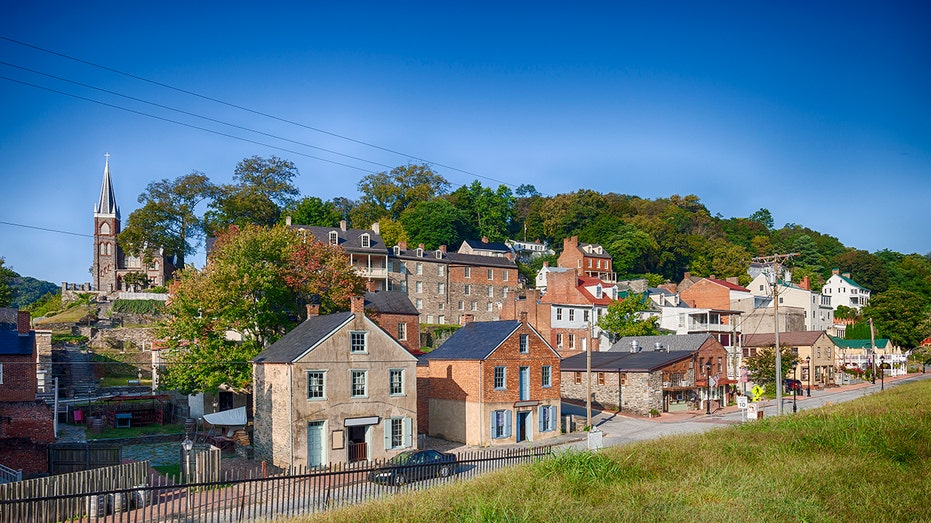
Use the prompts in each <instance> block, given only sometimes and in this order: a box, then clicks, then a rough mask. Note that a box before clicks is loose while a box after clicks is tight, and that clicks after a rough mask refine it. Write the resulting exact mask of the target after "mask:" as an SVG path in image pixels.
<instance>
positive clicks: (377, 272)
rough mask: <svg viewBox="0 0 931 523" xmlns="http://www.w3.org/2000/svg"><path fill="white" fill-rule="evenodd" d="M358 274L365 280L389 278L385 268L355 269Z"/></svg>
mask: <svg viewBox="0 0 931 523" xmlns="http://www.w3.org/2000/svg"><path fill="white" fill-rule="evenodd" d="M355 269H356V273H357V274H358V275H359V276H362V277H363V278H378V279H385V278H387V277H388V269H387V268H385V267H355Z"/></svg>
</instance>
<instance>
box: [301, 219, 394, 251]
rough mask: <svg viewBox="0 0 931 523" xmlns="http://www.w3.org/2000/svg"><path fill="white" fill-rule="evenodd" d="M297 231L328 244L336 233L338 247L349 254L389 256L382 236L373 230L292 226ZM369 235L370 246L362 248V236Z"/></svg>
mask: <svg viewBox="0 0 931 523" xmlns="http://www.w3.org/2000/svg"><path fill="white" fill-rule="evenodd" d="M291 228H292V229H295V230H298V231H300V230H306V231H308V232H310V233H311V234H313V235H314V238H316V239H317V241H321V242H323V243H328V242H329V239H330V232H334V231H335V232H336V238H337V245H339V246H340V247H341V248H342V249H343V250H344V251H347V252H367V253H373V254H384V255H387V254H388V247H387V246H386V245H385V241H384V240H382V239H381V235H379V234H378V233H376V232H375V231H373V230H371V229H346V230H345V231H344V230H342V229H340V228H339V227H318V226H316V225H291ZM363 234H368V235H369V246H368V247H363V246H362V235H363Z"/></svg>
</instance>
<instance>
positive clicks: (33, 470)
mask: <svg viewBox="0 0 931 523" xmlns="http://www.w3.org/2000/svg"><path fill="white" fill-rule="evenodd" d="M0 463H2V464H3V465H6V466H7V467H10V468H11V469H15V470H22V471H23V479H28V478H31V477H35V476H40V475H43V474H48V444H46V443H36V442H33V441H30V440H29V439H28V438H8V439H4V440H3V445H0Z"/></svg>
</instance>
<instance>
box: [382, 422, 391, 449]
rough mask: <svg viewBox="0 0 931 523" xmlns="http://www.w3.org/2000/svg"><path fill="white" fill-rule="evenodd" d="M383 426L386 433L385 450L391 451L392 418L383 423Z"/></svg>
mask: <svg viewBox="0 0 931 523" xmlns="http://www.w3.org/2000/svg"><path fill="white" fill-rule="evenodd" d="M381 426H382V430H383V431H384V432H385V450H391V418H388V419H386V420H385V421H382V422H381Z"/></svg>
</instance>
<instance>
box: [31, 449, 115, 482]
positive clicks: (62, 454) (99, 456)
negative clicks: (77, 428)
mask: <svg viewBox="0 0 931 523" xmlns="http://www.w3.org/2000/svg"><path fill="white" fill-rule="evenodd" d="M120 450H121V449H120V446H119V445H112V444H106V443H56V444H54V445H50V446H49V463H48V466H49V473H50V474H53V475H54V474H67V473H69V472H77V471H80V470H90V469H95V468H100V467H110V466H113V465H119V464H120V462H121V461H122V460H121V459H120V458H121V455H120Z"/></svg>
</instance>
